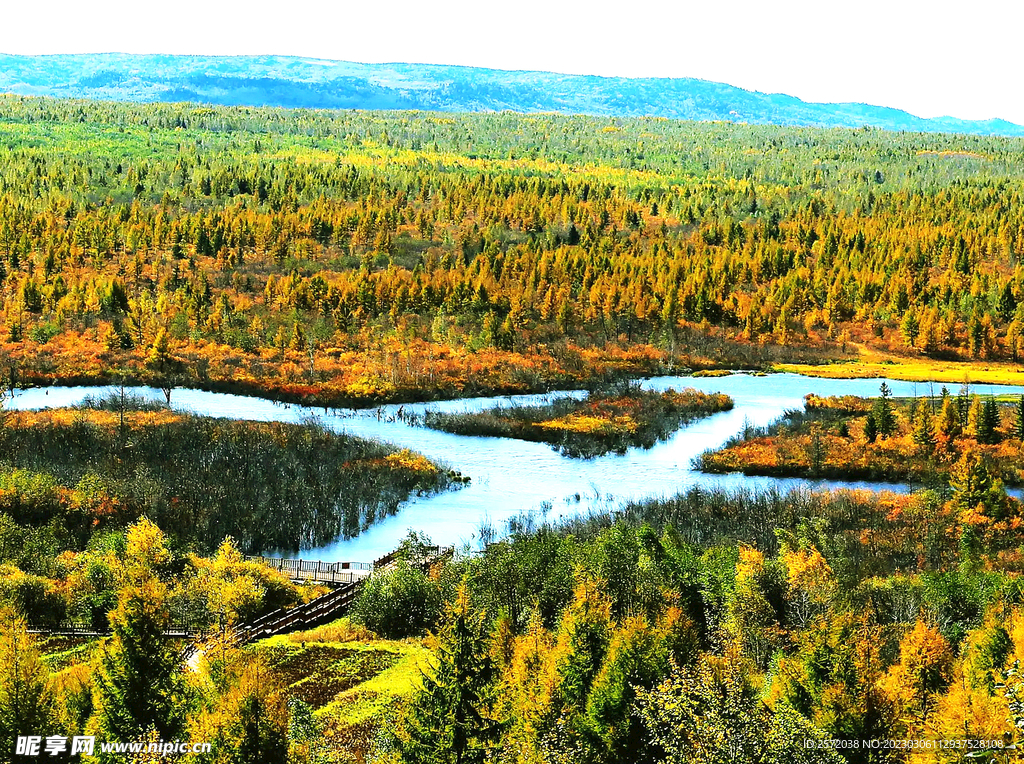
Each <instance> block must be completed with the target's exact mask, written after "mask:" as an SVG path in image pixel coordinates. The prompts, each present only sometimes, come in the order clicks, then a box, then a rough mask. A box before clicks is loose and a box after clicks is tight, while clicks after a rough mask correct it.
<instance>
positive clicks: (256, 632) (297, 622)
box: [234, 581, 359, 646]
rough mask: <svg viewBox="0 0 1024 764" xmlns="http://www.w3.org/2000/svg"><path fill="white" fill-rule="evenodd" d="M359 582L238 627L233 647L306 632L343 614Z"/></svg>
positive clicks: (349, 605) (351, 602)
mask: <svg viewBox="0 0 1024 764" xmlns="http://www.w3.org/2000/svg"><path fill="white" fill-rule="evenodd" d="M358 592H359V581H355V582H353V583H351V584H347V585H345V586H341V587H339V588H337V589H335V590H334V591H332V592H329V593H328V594H324V595H322V596H320V597H317V598H316V599H313V600H310V601H309V602H307V603H305V604H303V605H299V606H298V607H293V608H289V609H287V610H286V609H284V608H281V609H279V610H274V611H273V612H270V613H267V614H266V615H263V616H260V617H259V618H257V619H255V620H253V621H249V622H247V623H243V624H240V625H239V627H238V629H237V631H236V632H235V638H234V641H235V644H236V645H239V646H240V645H244V644H247V643H249V642H254V641H256V640H257V639H265V638H266V637H272V636H274V635H275V634H281V633H283V632H286V631H294V630H296V629H308V628H310V627H312V626H318V625H320V624H322V623H326V622H328V621H331V620H333V619H335V618H337V617H339V616H342V615H344V614H345V613H346V612H347V611H348V609H349V608H350V607H352V605H353V604H354V603H355V601H356V595H357V593H358Z"/></svg>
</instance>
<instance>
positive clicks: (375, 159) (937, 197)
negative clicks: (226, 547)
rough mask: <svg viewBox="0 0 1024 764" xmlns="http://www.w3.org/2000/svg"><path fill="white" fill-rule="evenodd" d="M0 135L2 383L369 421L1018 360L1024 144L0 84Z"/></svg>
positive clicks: (1022, 314) (1023, 276)
mask: <svg viewBox="0 0 1024 764" xmlns="http://www.w3.org/2000/svg"><path fill="white" fill-rule="evenodd" d="M0 138H2V140H0V168H3V169H2V172H0V279H2V284H3V290H2V295H0V299H2V303H0V311H2V316H0V317H2V320H3V327H4V329H3V332H2V334H3V336H2V345H0V363H2V365H3V366H4V368H5V371H6V373H5V376H6V378H7V380H8V381H9V382H10V383H12V384H19V383H26V382H32V383H47V382H54V381H58V380H63V381H75V382H94V381H97V380H101V379H112V378H122V379H127V380H139V381H149V382H153V381H156V382H159V383H161V384H168V385H173V384H180V383H183V382H188V383H189V384H197V385H200V386H203V387H206V388H216V389H230V390H238V391H251V392H260V393H263V394H267V395H274V396H277V397H282V398H290V399H310V400H312V399H315V400H318V401H320V402H324V401H330V402H334V403H338V402H351V403H365V402H376V401H381V400H404V399H417V398H428V397H435V396H447V397H450V396H457V395H466V394H472V393H474V392H484V391H491V392H494V391H497V392H516V391H527V390H544V389H549V388H552V387H559V386H569V385H578V384H580V383H589V382H595V381H598V380H601V379H607V378H613V377H617V376H622V375H637V374H644V373H653V372H657V371H661V370H666V369H672V368H680V367H685V366H689V367H692V368H697V367H712V366H725V367H747V368H750V367H771V366H772V365H774V364H777V363H780V362H785V361H790V362H796V361H804V362H808V363H815V364H820V363H822V362H824V361H827V360H833V361H835V360H842V359H851V360H852V359H854V358H856V357H857V356H858V355H859V356H861V357H862V359H863V358H873V359H875V360H878V359H888V360H892V359H895V360H897V361H898V360H900V359H903V360H920V359H923V358H925V357H933V358H939V359H960V360H965V361H971V360H974V359H982V360H985V361H989V362H991V361H1001V360H1002V361H1015V360H1016V359H1017V357H1018V355H1019V353H1020V350H1021V343H1022V339H1021V336H1022V332H1021V327H1022V326H1024V324H1022V318H1024V307H1018V306H1019V305H1020V304H1021V303H1022V302H1024V300H1022V298H1024V287H1022V284H1024V272H1022V271H1021V269H1020V267H1019V263H1018V260H1019V256H1020V253H1021V250H1022V248H1024V243H1022V242H1024V232H1022V231H1024V221H1022V220H1021V217H1020V209H1021V204H1020V198H1019V196H1020V193H1021V173H1022V172H1024V171H1022V170H1021V168H1022V167H1024V163H1022V161H1021V160H1022V154H1024V143H1022V142H1021V141H1019V140H1016V139H1006V138H983V137H974V136H971V137H964V136H952V135H921V134H904V133H900V134H892V133H882V132H879V131H873V130H857V131H852V130H821V129H790V128H779V127H770V126H743V125H729V124H699V123H682V122H671V121H667V120H660V119H622V120H619V119H598V118H588V117H567V116H552V115H539V116H521V115H513V114H491V115H450V114H449V115H434V114H428V113H419V112H408V113H400V112H396V113H355V112H316V111H287V110H273V109H242V108H210V107H197V106H190V105H147V106H137V105H124V104H118V105H114V104H103V103H89V102H79V101H57V100H47V99H31V98H20V97H14V96H6V97H4V98H2V99H0ZM837 368H838V367H837ZM998 368H1002V367H997V369H998ZM837 373H840V372H837ZM892 373H897V374H898V373H900V371H899V367H898V366H897V368H896V369H895V370H894V371H893V372H892ZM999 373H1003V374H1004V375H1009V376H1012V375H1013V371H1012V370H1010V369H1006V370H1004V371H1003V372H999Z"/></svg>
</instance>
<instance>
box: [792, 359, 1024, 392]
mask: <svg viewBox="0 0 1024 764" xmlns="http://www.w3.org/2000/svg"><path fill="white" fill-rule="evenodd" d="M772 370H773V371H778V372H790V373H793V374H803V375H806V376H809V377H828V378H830V379H866V378H876V377H887V378H889V379H900V380H904V381H906V382H946V383H949V382H951V383H954V384H960V383H963V382H969V383H971V384H976V385H977V384H981V385H1024V366H1022V365H1021V364H1016V363H1008V362H997V361H940V360H936V359H933V358H901V357H899V356H889V355H883V354H879V353H864V354H863V355H862V357H861V358H859V359H857V360H852V361H836V362H835V363H828V364H823V365H820V366H819V365H811V364H802V363H784V364H778V365H776V366H774V367H773V369H772Z"/></svg>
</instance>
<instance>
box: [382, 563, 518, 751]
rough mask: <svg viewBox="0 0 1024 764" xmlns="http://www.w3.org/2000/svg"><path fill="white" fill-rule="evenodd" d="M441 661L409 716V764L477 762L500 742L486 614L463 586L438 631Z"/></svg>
mask: <svg viewBox="0 0 1024 764" xmlns="http://www.w3.org/2000/svg"><path fill="white" fill-rule="evenodd" d="M436 657H437V665H436V667H435V668H434V670H433V671H431V672H429V673H424V675H423V689H422V690H421V691H420V693H419V694H418V696H417V697H416V698H415V700H414V701H413V702H412V704H411V706H410V707H409V709H408V711H407V712H406V714H405V717H404V719H403V724H402V730H401V732H400V733H399V738H400V740H401V751H402V760H403V761H405V762H409V764H420V763H421V762H422V764H428V763H429V764H445V763H447V762H451V764H475V763H477V762H484V761H486V760H487V759H488V752H489V751H490V750H491V749H493V748H494V746H495V745H496V744H497V742H498V734H499V731H500V728H499V724H498V722H497V721H496V720H495V719H494V718H493V716H492V714H491V692H492V688H493V683H494V679H495V670H494V666H493V664H492V661H491V658H490V657H489V655H488V652H487V635H486V633H485V631H484V626H483V614H477V613H474V612H472V611H471V609H470V605H469V591H468V588H467V585H466V583H465V582H463V583H462V585H460V587H459V590H458V595H457V596H456V599H455V602H454V603H453V604H452V605H450V606H449V607H448V609H447V612H446V616H445V619H444V623H443V625H442V627H441V631H440V633H439V634H438V647H437V656H436Z"/></svg>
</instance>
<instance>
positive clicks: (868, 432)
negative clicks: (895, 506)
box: [864, 413, 878, 443]
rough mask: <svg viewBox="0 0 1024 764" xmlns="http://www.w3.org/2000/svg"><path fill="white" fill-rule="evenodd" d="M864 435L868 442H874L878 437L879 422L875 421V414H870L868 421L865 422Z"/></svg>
mask: <svg viewBox="0 0 1024 764" xmlns="http://www.w3.org/2000/svg"><path fill="white" fill-rule="evenodd" d="M864 437H865V438H866V439H867V441H868V443H874V442H875V440H876V439H877V438H878V424H877V423H876V422H875V415H874V414H873V413H872V414H868V418H867V421H865V422H864Z"/></svg>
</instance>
